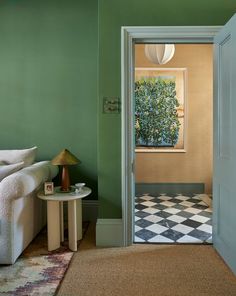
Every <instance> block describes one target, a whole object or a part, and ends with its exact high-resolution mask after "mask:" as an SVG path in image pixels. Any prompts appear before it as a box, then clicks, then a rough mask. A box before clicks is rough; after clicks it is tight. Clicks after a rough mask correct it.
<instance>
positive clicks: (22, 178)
mask: <svg viewBox="0 0 236 296" xmlns="http://www.w3.org/2000/svg"><path fill="white" fill-rule="evenodd" d="M57 173H58V167H57V166H53V165H52V164H51V163H50V161H41V162H38V163H35V164H32V165H30V166H27V167H25V168H23V169H21V170H19V171H17V172H15V173H13V174H11V175H9V176H7V177H5V178H4V179H3V180H2V181H1V182H0V264H13V263H14V262H15V261H16V259H17V258H18V256H19V255H20V254H21V253H22V251H23V250H24V249H25V248H26V247H27V246H28V244H29V243H30V242H31V241H32V239H33V238H34V237H35V236H36V234H37V233H38V232H39V231H40V230H41V229H42V227H43V226H44V225H45V223H46V211H45V205H44V204H43V201H42V200H40V199H39V198H37V196H36V194H37V191H38V190H39V188H40V187H41V186H42V184H43V183H44V182H45V181H48V180H51V179H52V178H54V177H55V176H56V175H57Z"/></svg>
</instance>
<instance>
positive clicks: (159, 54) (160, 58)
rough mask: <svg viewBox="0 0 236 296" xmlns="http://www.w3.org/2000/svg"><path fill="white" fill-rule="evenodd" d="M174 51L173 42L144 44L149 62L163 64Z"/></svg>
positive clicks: (171, 56) (169, 58)
mask: <svg viewBox="0 0 236 296" xmlns="http://www.w3.org/2000/svg"><path fill="white" fill-rule="evenodd" d="M174 53H175V46H174V44H146V45H145V55H146V57H147V58H148V59H149V61H150V62H152V63H154V64H158V65H163V64H166V63H167V62H169V61H170V60H171V59H172V58H173V55H174Z"/></svg>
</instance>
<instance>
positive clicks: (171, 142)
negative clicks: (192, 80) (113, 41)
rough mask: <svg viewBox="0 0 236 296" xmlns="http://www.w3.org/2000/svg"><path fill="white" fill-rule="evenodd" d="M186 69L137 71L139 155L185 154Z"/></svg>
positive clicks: (135, 89) (136, 141)
mask: <svg viewBox="0 0 236 296" xmlns="http://www.w3.org/2000/svg"><path fill="white" fill-rule="evenodd" d="M186 72H187V70H186V68H135V87H134V96H135V145H136V149H135V151H136V152H186Z"/></svg>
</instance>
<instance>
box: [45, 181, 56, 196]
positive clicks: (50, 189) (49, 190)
mask: <svg viewBox="0 0 236 296" xmlns="http://www.w3.org/2000/svg"><path fill="white" fill-rule="evenodd" d="M44 194H45V195H53V194H54V183H53V182H45V183H44Z"/></svg>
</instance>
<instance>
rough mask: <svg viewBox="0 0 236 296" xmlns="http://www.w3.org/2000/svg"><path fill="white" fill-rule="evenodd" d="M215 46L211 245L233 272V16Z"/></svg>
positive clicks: (235, 224) (235, 108)
mask: <svg viewBox="0 0 236 296" xmlns="http://www.w3.org/2000/svg"><path fill="white" fill-rule="evenodd" d="M214 43H215V45H214V49H215V53H214V147H215V149H214V175H213V243H214V246H215V248H216V249H217V251H218V252H219V253H220V255H221V256H222V257H223V259H224V260H225V261H226V262H227V264H228V265H229V266H230V267H231V269H232V270H233V271H234V273H236V231H235V230H236V15H235V16H233V18H231V20H230V21H229V22H228V23H227V24H226V25H225V26H224V27H223V29H222V30H221V31H220V32H219V33H218V34H217V36H216V37H215V40H214Z"/></svg>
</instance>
